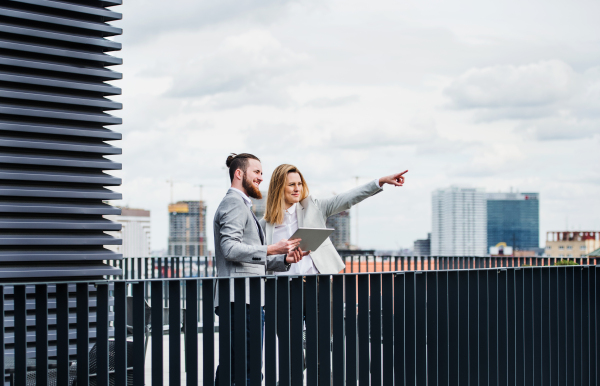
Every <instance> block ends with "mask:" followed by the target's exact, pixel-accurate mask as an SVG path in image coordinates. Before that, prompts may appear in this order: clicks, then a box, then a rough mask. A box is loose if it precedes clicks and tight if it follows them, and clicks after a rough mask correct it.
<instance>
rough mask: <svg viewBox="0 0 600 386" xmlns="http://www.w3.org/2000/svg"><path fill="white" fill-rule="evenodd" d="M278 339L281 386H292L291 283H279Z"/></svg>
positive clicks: (287, 281)
mask: <svg viewBox="0 0 600 386" xmlns="http://www.w3.org/2000/svg"><path fill="white" fill-rule="evenodd" d="M277 337H278V342H279V346H278V347H279V358H278V359H279V385H280V386H290V382H291V371H290V370H291V369H290V365H291V361H290V281H289V280H287V278H284V279H282V280H278V281H277Z"/></svg>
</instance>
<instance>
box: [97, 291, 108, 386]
mask: <svg viewBox="0 0 600 386" xmlns="http://www.w3.org/2000/svg"><path fill="white" fill-rule="evenodd" d="M96 287H97V290H96V296H97V300H96V382H97V383H96V384H97V385H98V386H108V385H109V379H108V355H109V353H108V322H109V320H108V311H109V308H108V307H109V290H108V284H105V283H101V284H98V285H97V286H96Z"/></svg>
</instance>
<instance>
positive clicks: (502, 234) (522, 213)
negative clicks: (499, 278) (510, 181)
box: [487, 193, 540, 251]
mask: <svg viewBox="0 0 600 386" xmlns="http://www.w3.org/2000/svg"><path fill="white" fill-rule="evenodd" d="M539 237H540V205H539V193H488V194H487V239H488V243H487V244H488V250H489V248H490V247H493V246H495V245H496V244H498V243H501V242H505V243H506V244H507V245H508V246H511V247H513V248H515V250H521V251H523V250H535V249H537V248H539V246H540V238H539Z"/></svg>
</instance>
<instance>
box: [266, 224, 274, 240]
mask: <svg viewBox="0 0 600 386" xmlns="http://www.w3.org/2000/svg"><path fill="white" fill-rule="evenodd" d="M266 228H267V229H265V233H266V234H267V245H271V244H273V228H274V226H273V224H271V223H270V222H267V227H266Z"/></svg>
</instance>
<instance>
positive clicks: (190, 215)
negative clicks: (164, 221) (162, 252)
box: [168, 201, 207, 256]
mask: <svg viewBox="0 0 600 386" xmlns="http://www.w3.org/2000/svg"><path fill="white" fill-rule="evenodd" d="M206 252H207V249H206V205H205V204H204V201H179V202H176V203H175V204H170V205H169V251H168V253H169V255H170V256H204V255H206Z"/></svg>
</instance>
